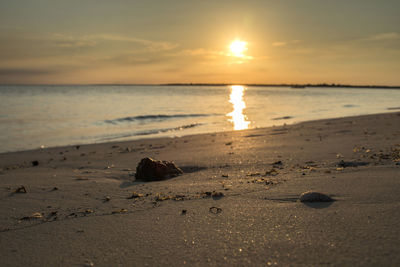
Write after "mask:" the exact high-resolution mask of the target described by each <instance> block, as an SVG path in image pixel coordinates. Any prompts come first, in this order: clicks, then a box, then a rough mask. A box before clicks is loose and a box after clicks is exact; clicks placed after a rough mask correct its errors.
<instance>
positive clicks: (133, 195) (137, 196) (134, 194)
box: [127, 192, 144, 199]
mask: <svg viewBox="0 0 400 267" xmlns="http://www.w3.org/2000/svg"><path fill="white" fill-rule="evenodd" d="M140 197H144V195H143V194H139V193H136V192H133V193H132V195H131V196H130V197H128V198H127V199H133V198H140Z"/></svg>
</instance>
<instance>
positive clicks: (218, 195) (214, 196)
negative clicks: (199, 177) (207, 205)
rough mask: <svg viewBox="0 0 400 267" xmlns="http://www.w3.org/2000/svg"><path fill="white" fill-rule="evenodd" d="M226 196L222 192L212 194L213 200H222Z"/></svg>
mask: <svg viewBox="0 0 400 267" xmlns="http://www.w3.org/2000/svg"><path fill="white" fill-rule="evenodd" d="M223 196H224V193H222V192H215V191H214V192H212V194H211V197H212V198H213V199H220V198H222V197H223Z"/></svg>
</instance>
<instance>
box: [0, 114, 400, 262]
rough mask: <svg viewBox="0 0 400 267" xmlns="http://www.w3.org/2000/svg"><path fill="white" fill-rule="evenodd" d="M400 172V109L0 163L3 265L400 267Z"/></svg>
mask: <svg viewBox="0 0 400 267" xmlns="http://www.w3.org/2000/svg"><path fill="white" fill-rule="evenodd" d="M144 157H151V158H154V159H158V160H168V161H173V162H174V163H175V164H176V165H177V166H179V167H180V168H181V169H182V170H183V172H184V174H183V175H181V176H178V177H175V178H172V179H168V180H164V181H157V182H147V183H146V182H141V181H135V171H136V166H137V164H138V163H139V161H140V160H141V159H142V158H144ZM399 165H400V113H388V114H378V115H368V116H359V117H347V118H340V119H330V120H320V121H312V122H305V123H300V124H295V125H287V126H279V127H278V126H277V127H271V128H262V129H261V128H260V129H251V130H243V131H232V132H222V133H215V134H202V135H193V136H184V137H181V138H162V139H143V140H137V141H128V142H119V143H104V144H91V145H81V146H68V147H57V148H44V149H38V150H32V151H24V152H15V153H5V154H0V198H1V201H0V207H1V208H0V214H1V216H0V246H1V250H0V251H1V252H0V265H1V266H27V265H29V266H165V265H170V266H182V265H185V264H186V265H188V266H232V265H233V266H244V265H252V266H270V265H272V266H273V265H277V266H322V265H324V266H325V265H333V266H372V265H374V266H377V265H378V266H399V265H400V231H399V225H400V213H399V208H400V166H399ZM309 190H314V191H318V192H323V193H325V194H327V195H329V196H331V197H332V198H333V199H335V201H333V202H327V203H308V204H304V203H301V202H299V201H298V198H299V196H300V194H301V193H303V192H305V191H309Z"/></svg>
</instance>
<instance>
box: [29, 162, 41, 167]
mask: <svg viewBox="0 0 400 267" xmlns="http://www.w3.org/2000/svg"><path fill="white" fill-rule="evenodd" d="M31 163H32V166H33V167H36V166H38V165H39V161H37V160H34V161H32V162H31Z"/></svg>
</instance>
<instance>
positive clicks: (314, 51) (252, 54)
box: [0, 0, 400, 85]
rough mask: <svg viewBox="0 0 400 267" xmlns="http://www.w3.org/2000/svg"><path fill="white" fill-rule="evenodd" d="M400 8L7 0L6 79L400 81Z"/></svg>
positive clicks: (286, 0) (1, 79)
mask: <svg viewBox="0 0 400 267" xmlns="http://www.w3.org/2000/svg"><path fill="white" fill-rule="evenodd" d="M399 12H400V1H398V0H335V1H332V0H259V1H256V0H247V1H243V0H241V1H236V0H231V1H227V0H219V1H218V0H213V1H208V0H203V1H194V0H146V1H144V0H140V1H139V0H113V1H111V0H68V1H66V0H18V1H16V0H1V1H0V84H103V83H104V84H132V83H138V84H158V83H237V84H241V83H247V84H249V83H264V84H265V83H268V84H271V83H342V84H354V85H360V84H361V85H363V84H379V85H400V75H399V73H400V15H399ZM235 40H239V41H241V42H245V48H244V50H243V51H242V52H240V53H236V54H235V53H234V52H232V51H231V50H230V46H231V44H232V42H234V41H235Z"/></svg>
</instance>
